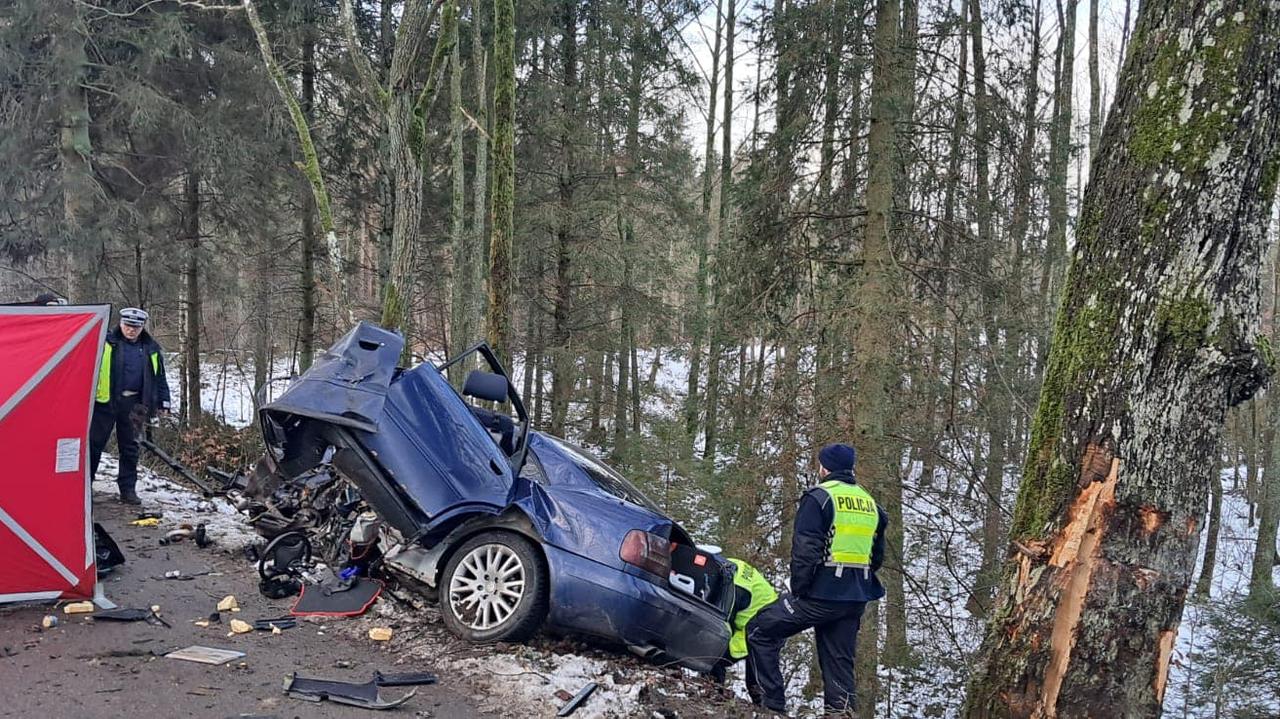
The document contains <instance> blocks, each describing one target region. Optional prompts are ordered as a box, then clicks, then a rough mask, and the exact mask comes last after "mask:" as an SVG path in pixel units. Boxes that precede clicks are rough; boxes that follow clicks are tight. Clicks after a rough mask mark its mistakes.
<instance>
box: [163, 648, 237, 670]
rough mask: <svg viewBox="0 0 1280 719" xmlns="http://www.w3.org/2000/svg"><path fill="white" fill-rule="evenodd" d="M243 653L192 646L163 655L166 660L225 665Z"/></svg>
mask: <svg viewBox="0 0 1280 719" xmlns="http://www.w3.org/2000/svg"><path fill="white" fill-rule="evenodd" d="M244 655H245V654H244V652H238V651H236V650H234V649H218V648H216V647H202V646H200V645H198V644H193V645H191V646H189V647H185V648H183V649H178V650H177V651H172V652H169V653H168V654H166V655H164V656H165V658H166V659H180V660H182V661H187V662H196V663H198V664H214V665H217V664H226V663H227V662H229V661H231V660H233V659H239V658H241V657H243V656H244Z"/></svg>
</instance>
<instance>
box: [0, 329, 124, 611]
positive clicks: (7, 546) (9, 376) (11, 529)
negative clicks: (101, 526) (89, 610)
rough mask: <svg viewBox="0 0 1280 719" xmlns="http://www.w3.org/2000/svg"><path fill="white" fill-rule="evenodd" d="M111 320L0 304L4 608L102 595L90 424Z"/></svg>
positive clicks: (0, 597)
mask: <svg viewBox="0 0 1280 719" xmlns="http://www.w3.org/2000/svg"><path fill="white" fill-rule="evenodd" d="M110 317H111V308H110V307H108V306H106V305H94V306H71V307H66V306H63V307H5V306H0V558H2V559H0V602H6V601H9V602H13V601H25V600H35V599H58V598H75V599H88V598H90V597H93V596H94V594H95V589H96V585H97V573H96V571H95V568H94V549H93V519H92V515H91V513H90V488H89V483H90V481H91V478H90V477H89V467H88V465H89V419H90V417H91V416H92V413H93V401H94V397H93V395H94V392H95V390H96V384H97V375H98V362H99V357H100V356H101V354H102V343H103V339H104V338H105V336H106V330H107V323H108V321H109V320H110Z"/></svg>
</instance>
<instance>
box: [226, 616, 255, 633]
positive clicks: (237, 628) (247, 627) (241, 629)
mask: <svg viewBox="0 0 1280 719" xmlns="http://www.w3.org/2000/svg"><path fill="white" fill-rule="evenodd" d="M252 631H253V625H252V624H249V623H248V622H242V621H240V620H239V619H232V620H231V633H232V634H247V633H249V632H252Z"/></svg>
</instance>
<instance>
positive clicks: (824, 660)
mask: <svg viewBox="0 0 1280 719" xmlns="http://www.w3.org/2000/svg"><path fill="white" fill-rule="evenodd" d="M856 458H857V455H856V453H855V452H854V450H853V447H850V446H848V445H844V444H831V445H827V446H826V447H823V448H822V450H821V451H820V452H819V453H818V462H819V464H820V465H821V468H820V469H819V475H820V477H821V478H822V480H823V481H822V483H821V484H819V485H818V486H817V487H814V488H813V489H811V490H809V491H808V492H806V493H805V494H804V496H803V497H801V498H800V506H799V508H798V509H797V510H796V519H795V534H794V538H793V539H792V541H791V592H790V594H783V595H782V596H781V597H780V598H779V599H778V601H776V602H774V603H773V604H770V605H769V606H767V607H765V608H764V609H763V610H761V612H760V613H759V614H757V615H756V617H755V619H752V620H751V621H750V622H749V623H748V624H747V646H748V649H749V652H748V656H747V662H748V663H749V664H752V665H754V669H755V673H756V677H757V679H758V680H759V682H760V689H761V691H762V692H763V694H764V701H763V704H764V707H765V708H766V709H770V710H772V711H776V712H781V713H785V712H786V701H787V700H786V694H785V686H784V685H783V681H782V672H781V670H780V669H779V665H778V662H779V656H778V655H779V653H780V652H781V651H782V647H783V645H785V644H786V641H787V638H788V637H791V636H793V635H795V634H799V633H800V632H802V631H804V630H806V629H808V628H809V627H813V628H814V634H815V635H816V638H817V643H818V667H819V668H820V669H821V670H822V687H823V701H824V703H825V705H826V711H827V713H828V714H831V715H839V716H845V715H848V716H852V714H853V710H854V705H855V701H854V684H853V655H854V649H855V644H856V642H857V639H858V626H859V625H860V624H861V622H862V612H863V610H864V609H865V608H866V606H867V602H870V601H873V600H876V599H879V598H881V597H883V596H884V587H883V586H881V584H880V580H879V579H878V578H877V577H876V570H878V569H879V568H880V564H881V563H882V562H883V561H884V530H885V526H886V525H887V524H888V522H889V518H888V515H886V514H885V512H884V510H882V509H880V508H879V507H878V506H877V505H876V501H875V499H873V498H872V497H871V495H870V494H869V493H868V492H867V490H865V489H863V488H862V487H860V486H858V483H857V481H856V480H854V477H853V466H854V462H855V460H856Z"/></svg>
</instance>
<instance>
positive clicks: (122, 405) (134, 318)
mask: <svg viewBox="0 0 1280 719" xmlns="http://www.w3.org/2000/svg"><path fill="white" fill-rule="evenodd" d="M146 324H147V313H146V311H145V310H141V309H138V308H137V307H126V308H124V309H122V310H120V326H119V327H118V328H116V329H114V330H112V331H111V332H110V334H108V335H107V343H106V345H105V346H103V348H102V365H101V366H100V367H99V369H98V392H97V395H96V397H95V399H96V400H97V401H96V402H95V403H94V405H93V421H92V423H91V424H90V425H89V466H90V469H91V472H92V473H93V474H94V475H96V474H97V473H98V460H100V459H102V450H103V448H104V447H106V446H107V440H108V439H110V438H111V430H113V429H114V430H115V432H116V444H118V445H120V471H119V472H118V473H117V475H116V483H117V484H118V485H119V487H120V501H121V502H124V503H125V504H142V500H140V499H138V493H137V492H136V491H135V489H134V487H135V485H136V484H137V482H138V433H139V432H140V431H141V430H142V425H143V424H144V423H145V422H146V421H147V420H148V419H149V418H150V417H151V416H153V415H154V414H155V413H157V412H162V413H163V412H168V411H169V381H168V380H167V379H166V378H165V374H164V357H163V355H162V354H161V349H160V345H159V344H158V343H157V342H156V341H155V340H154V339H152V338H151V335H150V334H149V333H148V332H147V330H146V329H145V327H146Z"/></svg>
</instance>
